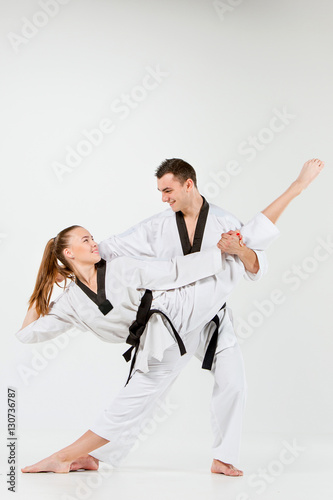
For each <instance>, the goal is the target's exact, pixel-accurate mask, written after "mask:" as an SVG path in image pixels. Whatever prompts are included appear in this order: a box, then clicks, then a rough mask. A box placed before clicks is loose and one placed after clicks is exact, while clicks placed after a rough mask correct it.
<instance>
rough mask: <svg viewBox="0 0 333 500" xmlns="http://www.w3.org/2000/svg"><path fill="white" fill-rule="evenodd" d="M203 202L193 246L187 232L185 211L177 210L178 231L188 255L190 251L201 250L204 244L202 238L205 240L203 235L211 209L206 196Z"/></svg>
mask: <svg viewBox="0 0 333 500" xmlns="http://www.w3.org/2000/svg"><path fill="white" fill-rule="evenodd" d="M202 199H203V203H202V207H201V210H200V213H199V217H198V221H197V225H196V228H195V233H194V238H193V246H191V243H190V240H189V237H188V232H187V227H186V223H185V219H184V215H183V212H181V211H179V212H176V222H177V228H178V233H179V237H180V241H181V244H182V249H183V254H184V255H188V254H189V253H195V252H200V249H201V245H202V240H203V235H204V232H205V227H206V222H207V217H208V211H209V203H208V202H207V201H206V200H205V198H204V197H202Z"/></svg>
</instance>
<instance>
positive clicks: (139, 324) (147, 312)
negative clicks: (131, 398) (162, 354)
mask: <svg viewBox="0 0 333 500" xmlns="http://www.w3.org/2000/svg"><path fill="white" fill-rule="evenodd" d="M152 300H153V293H152V291H151V290H146V291H145V293H144V295H143V296H142V298H141V302H140V305H139V308H138V312H137V314H136V319H135V321H134V322H133V323H132V324H131V326H130V327H129V332H130V334H129V336H128V337H127V339H126V344H130V345H131V346H132V347H130V348H129V349H128V350H127V351H126V352H124V354H123V356H124V358H125V359H126V361H130V359H131V356H132V352H133V350H134V355H133V358H132V362H131V367H130V372H129V376H128V379H127V381H126V384H125V385H127V384H128V382H129V380H130V378H131V375H132V371H133V368H134V365H135V360H136V355H137V353H138V350H139V345H140V337H141V335H142V334H143V332H144V331H145V328H146V326H147V323H148V321H149V319H150V318H151V316H152V315H153V314H161V315H162V316H164V317H165V318H166V320H167V321H168V322H169V325H170V326H171V329H172V331H173V334H174V336H175V339H176V341H177V344H178V347H179V351H180V354H181V356H183V355H184V354H185V353H186V349H185V345H184V342H183V341H182V339H181V337H180V335H179V333H178V332H177V330H176V329H175V327H174V326H173V324H172V323H171V321H170V319H169V318H168V316H167V315H166V314H164V313H163V312H162V311H159V310H158V309H151V303H152Z"/></svg>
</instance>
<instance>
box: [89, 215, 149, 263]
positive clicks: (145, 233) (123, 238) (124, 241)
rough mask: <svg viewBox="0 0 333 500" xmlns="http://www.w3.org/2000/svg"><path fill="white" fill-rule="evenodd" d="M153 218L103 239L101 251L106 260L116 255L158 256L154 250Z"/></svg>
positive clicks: (100, 245) (100, 246)
mask: <svg viewBox="0 0 333 500" xmlns="http://www.w3.org/2000/svg"><path fill="white" fill-rule="evenodd" d="M152 225H153V224H152V220H151V219H146V220H144V221H142V222H140V223H139V224H136V225H135V226H133V227H131V228H130V229H128V230H127V231H125V232H124V233H122V234H119V235H113V236H110V238H108V239H106V240H103V241H101V243H100V244H99V246H98V248H99V253H100V255H101V257H102V258H103V259H105V260H106V261H108V260H111V259H112V258H114V257H120V256H122V255H125V256H133V257H136V256H138V255H140V256H143V257H157V255H156V252H155V251H154V231H153V228H152Z"/></svg>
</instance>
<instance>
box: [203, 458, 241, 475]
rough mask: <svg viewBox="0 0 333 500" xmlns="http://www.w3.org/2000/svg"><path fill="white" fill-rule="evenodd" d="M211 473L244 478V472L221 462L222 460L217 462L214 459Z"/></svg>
mask: <svg viewBox="0 0 333 500" xmlns="http://www.w3.org/2000/svg"><path fill="white" fill-rule="evenodd" d="M210 470H211V472H213V473H214V474H224V475H225V476H242V475H243V471H242V470H239V469H236V467H234V466H233V465H231V464H226V463H224V462H221V461H220V460H216V459H215V458H214V460H213V463H212V467H211V469H210Z"/></svg>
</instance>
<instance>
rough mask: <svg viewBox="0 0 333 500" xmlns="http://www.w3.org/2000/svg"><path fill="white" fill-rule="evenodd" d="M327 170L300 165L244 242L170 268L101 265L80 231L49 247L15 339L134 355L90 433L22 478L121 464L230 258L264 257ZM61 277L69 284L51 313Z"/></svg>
mask: <svg viewBox="0 0 333 500" xmlns="http://www.w3.org/2000/svg"><path fill="white" fill-rule="evenodd" d="M323 166H324V164H323V162H321V161H320V160H317V159H314V160H309V161H308V162H306V163H305V164H304V166H303V168H302V170H301V173H300V175H299V177H298V178H297V180H296V181H295V182H294V183H293V184H292V185H291V186H290V187H289V188H288V190H287V191H286V192H285V193H284V194H283V195H282V196H280V197H279V198H278V199H277V200H275V202H273V203H272V204H271V205H269V207H267V208H266V209H265V210H264V211H263V212H261V213H259V214H258V215H257V216H256V217H255V218H254V219H253V220H252V221H251V222H250V223H248V224H247V225H245V226H243V228H242V235H240V233H239V232H237V231H230V232H229V233H228V234H224V235H222V237H221V239H220V241H219V243H218V244H217V248H212V249H210V250H207V251H202V252H200V253H195V254H191V255H188V256H185V257H176V258H174V259H172V260H171V261H156V260H149V261H143V260H140V259H135V258H131V257H118V258H114V259H113V260H111V261H110V262H108V263H106V262H105V261H103V260H102V259H101V258H100V255H99V252H98V246H97V244H96V243H95V242H94V240H93V238H92V236H91V235H90V233H89V232H88V231H87V230H86V229H84V228H82V227H80V226H71V227H69V228H66V229H64V230H63V231H61V232H60V233H59V234H58V235H57V236H56V238H52V239H51V240H50V241H49V242H48V244H47V246H46V248H45V252H44V256H43V260H42V264H41V267H40V270H39V273H38V277H37V282H36V286H35V290H34V292H33V294H32V296H31V299H30V304H29V305H30V307H29V310H28V313H27V315H26V318H25V320H24V323H23V326H22V329H21V330H20V331H19V332H18V334H17V335H18V338H19V339H20V340H21V341H22V342H26V343H29V342H39V341H43V340H48V339H51V338H53V337H55V336H57V335H60V334H61V333H63V332H65V331H66V330H68V329H69V328H71V327H72V326H76V327H77V328H79V329H82V330H91V331H92V332H93V333H94V334H96V335H97V336H99V337H100V338H101V339H103V340H105V341H108V342H124V341H125V340H126V341H127V343H129V344H131V345H132V347H131V348H130V350H129V351H128V352H127V353H125V357H126V358H127V359H129V358H130V354H131V351H132V350H135V352H134V356H133V361H132V367H131V373H130V377H129V381H128V382H129V383H127V385H126V386H125V387H124V388H123V389H122V390H121V391H120V393H119V395H118V396H117V397H116V398H115V400H114V401H113V402H112V405H111V406H110V407H109V408H108V409H107V410H106V411H105V412H104V413H103V414H102V415H101V416H100V417H99V419H98V420H97V421H96V423H95V424H94V425H93V426H92V429H90V430H89V431H87V432H86V433H85V434H84V435H83V436H82V437H81V438H79V439H78V440H77V441H76V442H75V443H73V444H72V445H70V446H69V447H67V448H65V449H63V450H61V451H60V452H58V453H55V454H54V455H51V456H50V457H49V458H47V459H44V460H42V461H41V462H38V463H37V464H35V465H33V466H30V467H26V468H24V469H22V471H23V472H41V471H54V472H68V471H70V470H77V469H79V468H85V469H97V468H98V460H99V459H103V460H104V461H107V462H109V463H111V464H113V465H115V464H116V463H118V461H119V459H120V458H123V456H124V454H126V453H127V451H128V450H129V449H130V448H131V447H132V446H133V444H134V442H135V438H136V436H137V435H138V433H139V432H140V429H141V424H142V422H143V421H144V420H145V418H146V417H147V415H149V413H150V412H151V410H152V408H153V407H154V403H155V402H156V400H157V399H158V398H160V397H162V396H163V394H165V392H166V391H167V389H168V388H169V387H170V385H171V383H172V382H173V381H174V380H175V378H176V377H177V375H178V374H179V372H180V370H181V369H182V367H183V366H184V365H185V364H186V363H187V361H188V360H189V359H190V357H191V356H192V355H193V354H194V352H195V351H196V348H197V345H198V341H199V333H200V331H201V329H202V327H203V326H204V325H205V324H206V323H207V322H209V321H210V320H211V319H212V318H213V317H214V316H215V314H216V312H217V311H218V310H219V309H220V306H221V303H223V301H225V300H226V298H227V296H228V295H229V293H230V292H231V291H232V289H233V288H234V287H235V285H236V283H237V282H238V281H239V279H240V277H241V276H242V275H243V273H244V266H243V264H242V263H241V261H240V259H239V258H238V257H237V255H234V256H233V255H230V254H236V253H237V251H238V250H237V251H236V247H240V246H241V245H244V243H245V244H246V245H247V246H248V247H250V248H252V249H254V250H265V249H266V247H267V245H268V244H269V243H270V242H271V241H272V240H273V239H275V238H276V236H277V234H278V230H277V229H276V227H275V226H274V223H275V222H276V220H277V219H278V217H279V215H280V214H281V213H282V211H283V210H284V209H285V208H286V206H287V205H288V204H289V202H290V201H291V200H292V199H293V198H295V197H296V196H297V195H298V194H300V192H301V191H302V190H303V189H305V188H306V187H307V186H308V185H309V184H310V183H311V182H312V180H313V179H314V178H315V177H316V176H317V175H318V174H319V172H320V171H321V170H322V168H323ZM226 252H228V253H226ZM58 261H60V262H61V263H62V265H61V266H60V265H59V264H58ZM58 273H60V274H62V275H63V276H64V277H66V278H69V279H70V280H71V283H70V285H69V286H68V287H67V288H66V289H65V291H64V293H63V294H62V295H60V297H58V298H57V299H56V300H55V301H54V302H53V303H52V304H51V305H49V302H50V296H51V293H52V289H53V285H54V283H55V281H56V279H57V275H58ZM215 298H216V299H215ZM179 351H180V354H181V355H182V356H180V355H179ZM108 443H110V444H108ZM99 448H100V450H98V449H99ZM93 450H97V451H94V452H93V453H91V452H92V451H93ZM89 453H90V454H89Z"/></svg>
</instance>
